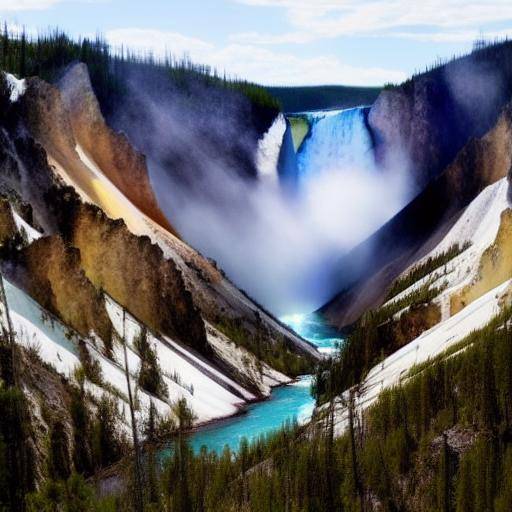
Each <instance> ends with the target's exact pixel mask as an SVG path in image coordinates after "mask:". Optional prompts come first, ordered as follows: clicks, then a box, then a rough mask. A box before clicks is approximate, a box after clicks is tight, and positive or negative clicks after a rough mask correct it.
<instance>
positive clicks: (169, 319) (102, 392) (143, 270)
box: [0, 65, 320, 490]
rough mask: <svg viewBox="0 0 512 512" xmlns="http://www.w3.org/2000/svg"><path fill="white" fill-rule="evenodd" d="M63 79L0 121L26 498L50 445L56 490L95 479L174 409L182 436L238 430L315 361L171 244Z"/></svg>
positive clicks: (81, 74) (16, 100) (82, 79)
mask: <svg viewBox="0 0 512 512" xmlns="http://www.w3.org/2000/svg"><path fill="white" fill-rule="evenodd" d="M70 73H72V74H71V78H70V75H65V76H64V77H63V78H62V81H61V82H60V87H62V91H61V90H60V89H59V88H58V87H56V86H54V85H51V84H49V83H47V82H45V81H43V80H41V79H39V78H30V79H27V80H23V81H19V80H17V79H15V78H14V77H12V76H10V77H9V79H8V80H9V83H10V84H13V85H14V86H15V87H16V88H15V89H14V88H13V87H12V86H9V87H6V89H5V90H6V93H7V94H8V96H7V98H4V102H5V106H6V108H5V110H4V111H3V112H2V116H1V119H0V122H1V130H0V139H1V140H0V169H1V172H0V193H1V194H2V200H1V201H0V228H1V229H0V231H1V233H0V242H1V250H0V258H1V269H2V275H3V277H4V279H3V282H4V286H5V300H4V299H3V296H2V294H0V299H1V301H0V302H1V303H2V315H3V317H2V326H3V332H4V338H5V339H3V340H2V342H1V343H0V345H2V347H0V348H2V350H3V351H4V352H2V354H4V353H5V354H9V357H7V356H6V357H4V356H2V357H0V366H1V368H0V371H1V372H2V374H5V375H10V376H11V377H9V379H7V380H6V379H4V382H9V383H10V384H9V385H10V386H13V387H16V388H20V389H24V390H25V396H24V398H23V400H24V401H25V402H24V403H26V405H27V409H26V411H27V412H26V414H27V418H28V420H27V425H29V426H30V431H27V432H26V433H25V434H24V435H26V436H27V439H29V440H30V443H31V446H32V447H33V450H34V453H35V454H34V455H33V456H32V457H33V460H34V462H33V464H34V474H32V475H31V476H30V475H28V476H27V486H26V487H25V490H26V489H27V488H30V486H33V485H35V484H36V483H37V482H40V481H41V479H43V478H47V477H49V478H54V477H55V474H53V473H52V471H53V469H52V468H54V465H53V462H51V460H50V459H49V457H51V456H53V455H52V454H54V453H55V452H54V451H53V448H52V449H49V445H48V439H50V444H51V442H53V441H51V439H54V438H53V437H52V436H55V439H58V442H59V443H60V444H61V446H62V448H61V450H62V452H61V453H62V457H63V459H62V461H61V462H62V464H63V468H64V469H63V472H64V473H65V474H69V472H71V471H72V470H74V469H76V470H78V471H81V472H82V473H83V474H86V475H87V474H92V472H93V470H94V471H97V470H99V469H101V468H102V467H105V466H106V465H109V464H111V463H113V462H115V461H116V460H118V459H119V457H120V456H121V455H122V454H123V453H126V451H127V449H129V446H130V444H131V440H132V439H133V438H134V437H133V432H132V430H131V429H132V428H136V429H138V430H139V435H142V434H143V432H142V431H143V425H144V424H145V422H146V421H148V417H149V416H151V417H153V420H154V421H155V422H156V423H157V424H158V425H162V431H165V427H164V425H167V424H168V425H172V424H173V422H174V421H175V419H176V417H177V416H176V414H177V413H176V407H177V405H176V404H177V403H184V404H186V407H187V408H188V409H189V410H190V414H191V418H192V423H193V424H199V423H204V422H208V421H211V420H213V419H216V418H220V417H224V416H229V415H232V414H236V413H237V412H238V411H239V410H240V409H241V408H242V407H243V406H244V405H245V404H247V403H248V402H251V401H254V400H257V399H261V398H263V397H265V396H268V395H269V394H270V391H271V388H272V386H276V385H279V384H282V383H286V382H289V381H290V376H295V375H297V374H299V373H302V372H304V371H306V370H308V369H310V368H311V367H312V365H313V364H314V363H315V361H317V360H318V359H319V357H320V355H319V354H318V352H317V351H316V349H315V348H314V347H313V346H312V345H310V344H309V343H307V342H306V341H304V340H302V339H300V338H299V337H298V336H296V335H295V334H293V333H292V332H291V331H289V330H288V329H287V328H286V327H285V326H284V325H282V324H280V323H279V322H278V321H276V320H275V319H274V318H273V317H272V316H271V315H269V314H268V313H267V312H265V311H263V310H262V309H261V308H260V307H259V306H258V305H256V304H255V303H254V302H253V301H252V300H251V299H250V298H249V297H247V296H246V295H245V294H243V293H242V292H241V291H239V290H238V289H236V288H235V286H234V285H233V284H232V283H230V282H229V281H228V280H227V279H226V278H225V277H224V275H223V273H222V271H221V270H219V269H218V268H217V267H216V266H215V265H214V264H213V263H212V262H210V261H208V260H206V259H205V258H203V257H202V256H201V255H200V254H198V253H197V252H195V251H194V250H193V249H192V248H190V247H189V246H187V245H186V244H185V243H183V242H182V241H181V240H180V239H179V238H177V237H176V236H175V234H174V232H173V231H172V230H171V228H170V224H169V223H168V222H167V221H166V220H165V219H164V218H163V215H162V214H161V212H160V210H159V209H158V204H157V202H156V199H155V195H154V193H153V191H152V188H151V183H150V180H149V175H148V171H147V168H146V166H145V159H144V157H143V156H142V155H141V154H139V153H137V152H136V151H135V150H134V149H133V148H132V147H131V146H130V145H129V141H128V139H127V138H126V136H124V135H119V134H116V133H115V132H114V131H112V130H111V129H110V128H109V127H108V125H107V124H106V123H105V121H104V119H103V117H102V116H101V113H100V112H99V109H98V105H97V102H96V100H95V98H94V95H93V93H92V89H91V87H90V82H89V79H88V76H87V70H86V68H84V67H83V66H80V65H78V66H76V67H73V68H71V71H70ZM2 79H3V76H2ZM66 80H71V84H73V85H74V86H76V87H71V84H70V83H69V82H66ZM66 84H67V85H66ZM13 91H14V92H16V94H14V92H13ZM82 102H83V103H82ZM93 136H94V137H93ZM117 151H119V152H117ZM166 228H169V229H166ZM6 305H7V307H6ZM58 396H61V403H60V404H59V406H58V407H57V406H56V407H54V408H53V410H52V407H51V404H52V403H55V401H56V400H58V398H57V397H58ZM180 400H182V401H183V402H180ZM78 402H80V404H81V405H80V410H79V411H78V410H77V407H78V405H77V404H78ZM20 407H21V406H20ZM23 407H25V405H23ZM77 414H78V415H79V416H80V418H82V419H80V418H78V417H77V416H76V415H77ZM132 414H133V415H134V419H135V423H134V421H133V419H132ZM96 417H97V418H98V421H100V424H101V425H102V426H101V428H100V426H99V424H97V423H96V421H97V420H96V419H95V418H96ZM83 422H86V426H84V423H83ZM83 428H85V429H86V430H87V433H84V432H82V431H81V430H80V429H83ZM103 428H105V429H107V430H108V432H103V431H102V430H101V429H103ZM98 429H100V430H98ZM23 432H25V431H24V430H23ZM94 435H98V436H100V437H101V436H103V437H102V438H101V439H102V441H101V443H104V445H105V447H104V449H102V451H101V453H99V452H98V450H97V443H98V442H99V441H98V439H96V440H94V439H93V437H94ZM80 436H82V437H83V441H82V442H79V441H78V439H79V438H80ZM55 442H57V441H55ZM108 446H110V447H111V448H108ZM80 450H82V452H80ZM59 466H60V464H59ZM66 468H67V469H66ZM48 471H49V472H50V473H48ZM64 473H63V474H64ZM29 480H30V482H29Z"/></svg>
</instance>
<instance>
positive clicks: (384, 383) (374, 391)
mask: <svg viewBox="0 0 512 512" xmlns="http://www.w3.org/2000/svg"><path fill="white" fill-rule="evenodd" d="M511 283H512V281H511V280H509V281H506V282H505V283H503V284H501V285H500V286H498V287H496V288H495V289H493V290H491V291H490V292H488V293H487V294H485V295H484V296H482V297H480V298H479V299H478V300H476V301H474V302H473V303H471V304H470V305H469V306H467V307H466V308H465V309H463V310H462V311H460V312H459V313H457V314H456V315H454V316H452V317H450V318H448V319H446V320H444V321H442V322H441V323H439V324H438V325H436V326H435V327H433V328H432V329H430V330H428V331H426V332H424V333H423V334H421V335H420V336H419V337H418V338H416V339H415V340H413V341H411V342H410V343H408V344H407V345H405V346H404V347H402V348H401V349H400V350H398V351H397V352H395V353H394V354H392V355H391V356H389V357H387V358H386V359H384V361H382V362H381V363H379V364H378V365H376V366H374V367H373V368H372V369H371V370H370V371H369V373H368V375H367V376H366V378H365V379H364V381H363V382H362V383H361V384H360V385H359V386H358V390H357V391H356V393H355V397H354V399H355V408H356V411H357V412H358V413H360V412H362V411H363V410H364V409H366V408H367V407H369V406H370V405H371V404H372V403H373V402H374V401H375V400H376V399H377V397H378V395H379V393H380V392H381V391H382V390H384V389H387V388H391V387H393V386H396V385H398V384H399V383H400V382H401V380H402V379H403V378H406V377H407V373H408V371H409V370H410V369H411V368H412V367H413V366H414V365H416V364H420V363H423V362H425V361H428V360H429V359H432V358H434V357H435V356H437V355H439V354H441V353H442V352H444V351H445V350H447V349H448V348H450V346H452V345H453V344H455V343H457V342H458V341H460V340H462V339H463V338H464V337H465V336H467V335H468V334H469V333H471V332H472V331H474V330H476V329H479V328H481V327H483V326H484V325H485V324H487V323H488V322H489V321H490V320H491V318H492V317H493V316H495V315H496V314H497V313H498V312H499V311H500V306H499V303H500V298H501V297H502V296H503V294H504V293H505V292H506V290H507V287H508V286H510V284H511ZM349 396H350V391H346V392H345V393H344V394H343V396H342V397H341V399H338V401H337V403H336V419H335V429H336V434H337V435H341V434H343V432H344V431H345V429H346V428H347V426H348V413H347V409H346V407H345V406H344V403H346V401H347V400H348V399H349ZM324 408H325V406H324Z"/></svg>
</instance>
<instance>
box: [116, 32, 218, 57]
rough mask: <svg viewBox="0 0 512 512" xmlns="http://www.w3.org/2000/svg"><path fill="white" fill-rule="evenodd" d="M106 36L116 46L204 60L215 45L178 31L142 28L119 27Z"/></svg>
mask: <svg viewBox="0 0 512 512" xmlns="http://www.w3.org/2000/svg"><path fill="white" fill-rule="evenodd" d="M106 38H107V40H108V41H109V42H110V44H112V45H113V46H114V47H118V48H120V47H121V46H125V47H126V46H128V47H130V48H133V49H136V50H139V51H142V52H149V51H152V52H153V53H154V54H155V56H160V57H163V56H165V55H167V54H169V53H172V54H173V55H175V56H178V57H181V56H183V55H190V57H191V58H192V59H194V60H196V59H197V60H202V59H203V58H204V57H206V56H208V55H209V54H210V52H212V50H213V49H214V47H213V45H211V44H210V43H207V42H206V41H203V40H202V39H197V38H194V37H188V36H185V35H183V34H179V33H177V32H168V31H162V30H154V29H142V28H119V29H114V30H108V31H107V32H106Z"/></svg>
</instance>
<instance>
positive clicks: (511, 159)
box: [321, 105, 512, 327]
mask: <svg viewBox="0 0 512 512" xmlns="http://www.w3.org/2000/svg"><path fill="white" fill-rule="evenodd" d="M511 165H512V105H508V106H507V107H506V108H505V109H504V110H503V112H502V114H501V115H500V117H499V118H498V121H497V123H496V124H495V126H494V127H493V128H492V129H491V130H490V131H489V132H488V133H486V134H485V135H484V136H483V137H481V138H478V139H472V140H470V141H469V142H468V143H467V144H466V146H464V148H463V149H462V150H461V151H460V152H459V153H458V154H457V156H456V158H455V159H454V161H453V162H452V163H451V164H450V165H449V166H448V167H447V168H446V169H445V170H444V172H443V173H442V174H441V175H439V176H438V177H437V178H436V179H435V180H433V181H432V182H431V183H430V184H429V185H428V186H427V187H426V188H425V190H424V191H423V192H422V193H421V194H419V195H418V196H417V197H416V198H415V199H414V200H413V201H412V202H411V203H410V204H409V205H407V206H406V207H405V208H404V209H403V210H402V211H401V212H400V213H398V214H397V215H396V216H395V217H394V218H393V219H392V220H391V221H389V222H388V223H387V224H386V225H384V226H383V227H382V228H381V229H380V230H379V231H377V232H376V233H375V234H374V235H373V236H372V237H370V238H369V239H368V240H367V241H365V242H363V244H361V245H360V246H358V247H356V248H355V249H354V250H352V251H351V252H350V253H349V254H348V255H346V256H345V257H344V258H343V259H342V260H341V261H340V264H339V269H340V271H339V275H340V278H339V283H340V284H339V287H340V289H341V290H343V291H342V292H341V293H340V294H339V295H337V296H336V297H335V298H333V299H332V300H331V301H330V302H329V303H328V304H327V305H325V306H324V307H323V308H321V312H322V313H323V314H324V315H326V317H327V318H328V320H329V321H330V322H332V323H333V324H334V325H336V326H337V327H343V326H346V325H348V324H351V323H352V322H354V321H355V320H357V318H359V316H360V315H361V314H362V313H363V312H364V311H366V310H367V309H369V308H373V307H375V306H378V305H379V304H381V303H382V301H383V300H384V298H385V296H386V290H387V288H388V287H389V285H390V284H391V282H392V281H393V280H394V279H396V278H397V277H398V276H399V275H400V274H401V273H402V272H403V271H404V270H405V269H406V268H407V267H409V266H410V265H411V264H413V263H414V262H415V261H417V260H418V259H420V258H421V257H423V256H424V255H425V254H427V253H428V252H429V251H430V250H432V249H433V248H434V247H435V245H437V243H438V242H439V241H440V240H441V239H442V238H443V236H444V234H446V232H447V231H448V229H449V228H450V227H451V226H452V225H453V223H454V222H455V221H456V220H457V218H458V216H459V215H460V214H461V213H462V211H463V209H464V208H465V207H466V206H467V205H468V204H469V203H470V202H471V200H472V199H474V198H475V197H476V196H477V195H478V194H479V193H480V192H481V191H482V190H483V189H484V188H485V187H486V186H488V185H490V184H492V183H494V182H496V181H497V180H499V179H500V178H503V177H505V176H507V174H508V172H509V169H510V167H511Z"/></svg>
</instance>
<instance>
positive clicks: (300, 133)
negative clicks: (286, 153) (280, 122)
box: [288, 116, 310, 152]
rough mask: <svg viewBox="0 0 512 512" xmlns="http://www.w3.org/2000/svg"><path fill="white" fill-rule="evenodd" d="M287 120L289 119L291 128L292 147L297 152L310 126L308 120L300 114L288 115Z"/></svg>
mask: <svg viewBox="0 0 512 512" xmlns="http://www.w3.org/2000/svg"><path fill="white" fill-rule="evenodd" d="M288 121H290V126H291V129H292V139H293V148H294V149H295V152H297V151H298V150H299V148H300V145H301V144H302V142H303V141H304V139H305V138H306V136H307V135H308V133H309V130H310V126H309V123H308V120H307V119H306V118H305V117H302V116H290V117H288Z"/></svg>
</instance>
